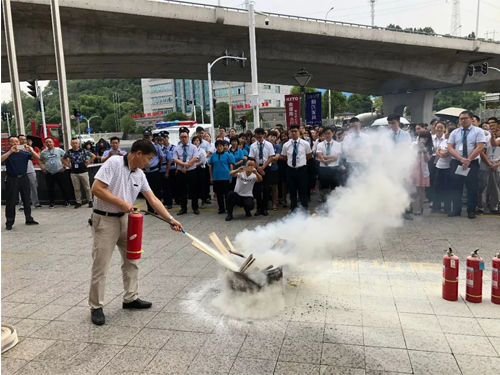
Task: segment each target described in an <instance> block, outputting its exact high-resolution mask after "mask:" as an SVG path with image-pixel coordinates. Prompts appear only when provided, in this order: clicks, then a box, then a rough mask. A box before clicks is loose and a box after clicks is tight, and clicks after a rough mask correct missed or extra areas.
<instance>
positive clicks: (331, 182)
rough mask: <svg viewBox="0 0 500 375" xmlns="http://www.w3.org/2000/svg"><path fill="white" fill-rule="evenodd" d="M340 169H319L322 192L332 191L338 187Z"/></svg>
mask: <svg viewBox="0 0 500 375" xmlns="http://www.w3.org/2000/svg"><path fill="white" fill-rule="evenodd" d="M341 172H342V171H341V169H340V167H319V173H318V176H319V181H320V182H321V189H322V190H328V189H331V190H334V189H335V188H336V187H337V186H340V174H341Z"/></svg>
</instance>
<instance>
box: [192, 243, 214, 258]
mask: <svg viewBox="0 0 500 375" xmlns="http://www.w3.org/2000/svg"><path fill="white" fill-rule="evenodd" d="M191 245H193V246H194V247H196V248H197V249H198V250H200V251H203V252H204V253H205V254H207V255H209V256H211V257H212V258H214V259H215V257H214V256H213V255H212V254H210V253H209V252H208V251H206V250H205V249H204V248H203V247H201V245H200V244H199V243H198V242H196V241H193V243H192V244H191Z"/></svg>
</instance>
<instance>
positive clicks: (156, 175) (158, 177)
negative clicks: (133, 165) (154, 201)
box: [145, 171, 163, 212]
mask: <svg viewBox="0 0 500 375" xmlns="http://www.w3.org/2000/svg"><path fill="white" fill-rule="evenodd" d="M145 175H146V180H148V184H149V187H150V188H151V190H152V191H153V194H154V195H156V198H158V199H159V200H160V201H161V184H162V180H163V174H162V173H160V171H156V172H149V173H145ZM146 203H147V205H148V211H149V212H153V211H154V209H153V207H152V206H151V205H150V204H149V201H146Z"/></svg>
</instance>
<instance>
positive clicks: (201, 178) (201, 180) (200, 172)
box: [196, 167, 210, 200]
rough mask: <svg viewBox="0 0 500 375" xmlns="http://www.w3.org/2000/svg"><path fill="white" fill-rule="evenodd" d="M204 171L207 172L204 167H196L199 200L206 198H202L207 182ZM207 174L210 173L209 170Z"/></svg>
mask: <svg viewBox="0 0 500 375" xmlns="http://www.w3.org/2000/svg"><path fill="white" fill-rule="evenodd" d="M206 173H207V170H206V168H202V167H196V176H197V178H198V199H201V200H205V199H206V198H204V196H205V191H206V187H205V184H206V183H207V179H206V176H205V175H206ZM209 174H210V172H209Z"/></svg>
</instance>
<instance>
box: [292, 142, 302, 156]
mask: <svg viewBox="0 0 500 375" xmlns="http://www.w3.org/2000/svg"><path fill="white" fill-rule="evenodd" d="M295 142H297V147H295ZM299 146H300V139H299V140H298V141H293V142H292V147H293V151H295V155H297V156H299Z"/></svg>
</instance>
